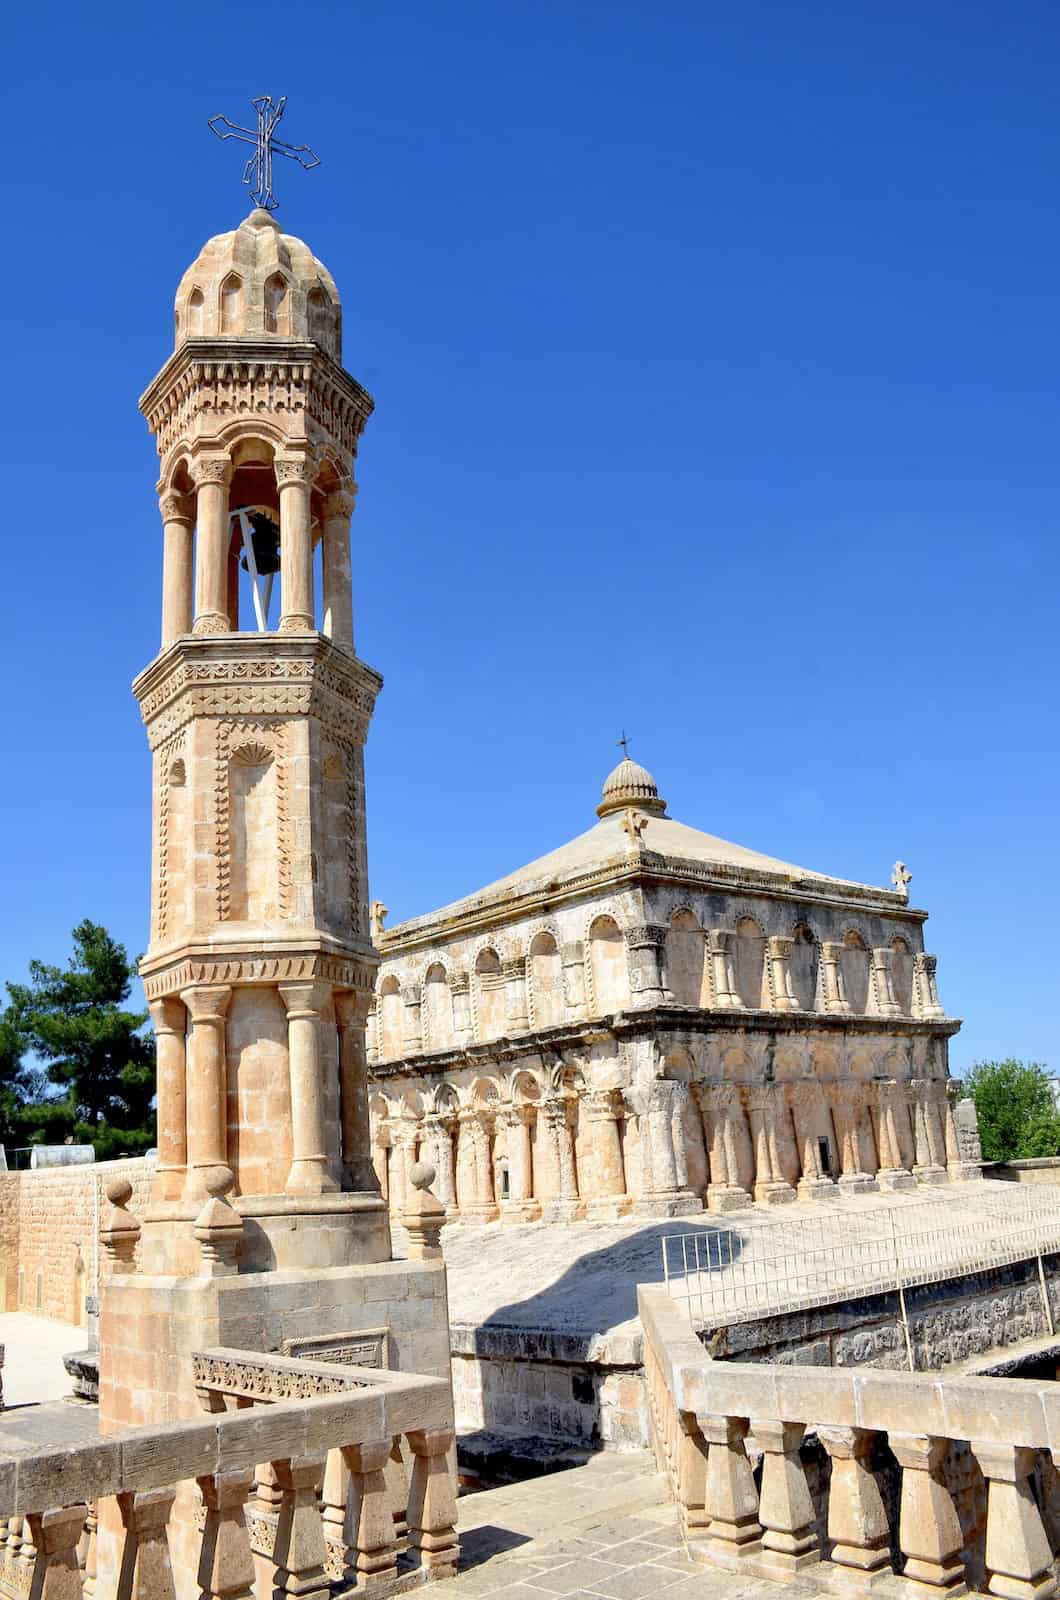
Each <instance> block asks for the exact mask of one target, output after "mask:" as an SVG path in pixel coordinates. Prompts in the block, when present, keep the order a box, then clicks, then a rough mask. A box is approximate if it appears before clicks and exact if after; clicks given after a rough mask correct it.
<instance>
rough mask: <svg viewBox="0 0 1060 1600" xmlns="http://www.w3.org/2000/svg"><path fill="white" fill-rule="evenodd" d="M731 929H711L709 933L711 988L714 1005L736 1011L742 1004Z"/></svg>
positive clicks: (733, 936) (733, 935)
mask: <svg viewBox="0 0 1060 1600" xmlns="http://www.w3.org/2000/svg"><path fill="white" fill-rule="evenodd" d="M734 938H735V934H734V933H733V931H732V929H731V928H710V929H709V930H708V932H707V950H708V953H709V955H710V978H711V987H712V988H713V991H714V1004H715V1006H716V1007H718V1008H719V1009H720V1010H734V1009H736V1008H737V1007H738V1006H739V1004H740V996H739V995H738V994H737V992H736V974H735V971H734V970H733V964H732V963H733V955H732V941H733V939H734Z"/></svg>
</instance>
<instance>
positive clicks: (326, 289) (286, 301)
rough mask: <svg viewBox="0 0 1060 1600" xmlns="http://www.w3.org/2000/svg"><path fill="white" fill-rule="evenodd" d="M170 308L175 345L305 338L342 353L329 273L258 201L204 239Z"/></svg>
mask: <svg viewBox="0 0 1060 1600" xmlns="http://www.w3.org/2000/svg"><path fill="white" fill-rule="evenodd" d="M175 312H176V323H175V344H176V346H177V347H178V348H179V346H180V345H181V344H182V343H183V342H184V340H185V339H211V338H213V339H216V338H224V339H226V340H227V339H231V338H241V337H242V338H248V339H254V340H260V339H265V340H272V339H275V340H277V341H280V340H283V341H285V342H287V343H296V342H306V341H308V342H311V343H313V344H316V345H318V346H319V347H320V348H321V349H322V350H323V351H324V352H325V354H327V355H329V356H330V357H331V358H332V360H333V361H341V359H342V309H341V304H340V300H339V291H338V289H337V288H336V287H335V280H334V278H333V277H332V276H331V273H330V272H329V271H328V269H327V268H326V267H325V266H324V264H323V263H322V262H321V261H318V260H317V258H316V256H314V254H313V252H312V251H311V250H310V248H309V246H308V245H307V244H305V243H304V242H303V241H302V240H301V239H297V238H295V237H294V235H293V234H289V233H281V232H280V227H279V224H278V223H277V221H276V219H275V218H274V217H273V216H272V215H271V214H270V213H269V212H268V211H265V210H263V209H262V208H261V207H260V206H259V207H257V208H256V209H255V210H254V211H252V212H251V213H250V215H249V216H248V217H246V218H245V219H244V221H243V222H241V223H240V225H239V227H238V228H235V229H234V230H233V231H232V232H230V233H218V234H216V235H215V236H214V237H213V238H212V239H208V240H207V241H206V243H205V244H204V245H203V247H202V249H201V250H200V251H199V254H198V255H197V256H196V258H195V260H194V261H193V262H192V264H191V266H190V267H189V268H188V270H187V272H185V274H184V276H183V277H182V278H181V280H180V285H179V287H178V289H177V297H176V306H175Z"/></svg>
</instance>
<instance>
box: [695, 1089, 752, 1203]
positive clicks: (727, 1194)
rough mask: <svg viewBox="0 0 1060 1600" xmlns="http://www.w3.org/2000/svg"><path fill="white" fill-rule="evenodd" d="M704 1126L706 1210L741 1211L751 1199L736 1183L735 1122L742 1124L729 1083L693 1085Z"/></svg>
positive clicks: (737, 1101)
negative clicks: (707, 1172)
mask: <svg viewBox="0 0 1060 1600" xmlns="http://www.w3.org/2000/svg"><path fill="white" fill-rule="evenodd" d="M692 1092H693V1094H694V1095H695V1096H696V1098H697V1099H698V1101H699V1106H700V1111H701V1113H702V1115H703V1117H704V1119H705V1122H706V1129H707V1143H708V1149H709V1160H710V1183H709V1184H708V1186H707V1210H708V1211H715V1212H719V1213H724V1212H727V1211H742V1210H744V1209H745V1208H746V1207H747V1206H749V1205H750V1204H751V1196H750V1194H749V1193H748V1192H747V1190H746V1189H745V1188H744V1187H743V1185H742V1184H741V1182H740V1163H739V1151H738V1143H739V1142H741V1141H738V1139H737V1119H740V1121H741V1122H742V1121H743V1114H744V1113H743V1106H742V1105H741V1103H740V1098H739V1091H738V1089H737V1088H736V1086H735V1085H734V1084H731V1083H710V1084H707V1083H703V1084H693V1086H692Z"/></svg>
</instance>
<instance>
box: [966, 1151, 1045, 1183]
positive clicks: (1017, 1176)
mask: <svg viewBox="0 0 1060 1600" xmlns="http://www.w3.org/2000/svg"><path fill="white" fill-rule="evenodd" d="M984 1176H985V1177H989V1178H1004V1179H1005V1181H1006V1182H1007V1183H1047V1184H1058V1183H1060V1156H1042V1157H1039V1158H1038V1159H1037V1160H1034V1161H992V1162H990V1164H989V1166H988V1167H987V1168H986V1169H985V1172H984Z"/></svg>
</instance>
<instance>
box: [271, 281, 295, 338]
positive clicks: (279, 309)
mask: <svg viewBox="0 0 1060 1600" xmlns="http://www.w3.org/2000/svg"><path fill="white" fill-rule="evenodd" d="M290 331H291V291H290V289H289V288H288V284H287V279H286V278H285V277H284V275H283V273H282V272H274V273H273V275H272V277H271V278H269V279H267V281H266V283H265V332H266V333H280V334H284V335H286V334H289V333H290Z"/></svg>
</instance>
